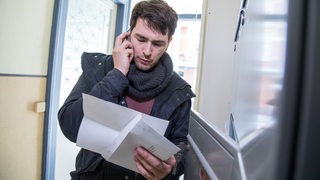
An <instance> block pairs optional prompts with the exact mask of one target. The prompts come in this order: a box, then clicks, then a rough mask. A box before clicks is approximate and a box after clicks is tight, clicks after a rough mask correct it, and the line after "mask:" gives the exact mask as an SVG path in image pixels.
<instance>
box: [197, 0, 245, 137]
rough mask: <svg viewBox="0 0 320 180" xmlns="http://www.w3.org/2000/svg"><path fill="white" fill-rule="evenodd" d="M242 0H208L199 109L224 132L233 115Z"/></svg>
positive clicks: (200, 73) (204, 15)
mask: <svg viewBox="0 0 320 180" xmlns="http://www.w3.org/2000/svg"><path fill="white" fill-rule="evenodd" d="M240 3H241V0H236V1H234V0H224V1H221V0H204V4H206V6H204V7H205V8H204V12H203V17H204V19H203V21H204V22H203V31H202V36H203V37H202V45H201V47H200V49H202V50H203V52H202V55H201V57H200V59H201V64H200V65H199V67H200V69H199V74H198V77H199V78H198V83H199V84H198V86H199V88H198V89H199V90H198V92H197V95H198V96H197V101H196V103H197V106H196V110H197V111H198V112H199V113H200V114H201V115H203V117H204V119H206V120H207V121H208V122H209V124H212V125H214V126H216V127H218V128H219V129H221V130H222V131H225V125H226V122H227V120H228V118H229V104H230V97H231V88H232V78H233V77H232V75H233V48H234V44H233V40H234V36H235V30H236V23H237V18H238V14H239V9H240Z"/></svg>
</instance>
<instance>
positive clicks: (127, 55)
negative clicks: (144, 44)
mask: <svg viewBox="0 0 320 180" xmlns="http://www.w3.org/2000/svg"><path fill="white" fill-rule="evenodd" d="M129 36H130V33H129V32H125V33H122V34H120V35H119V36H118V37H117V38H116V41H115V46H114V49H113V50H112V57H113V62H114V68H116V69H118V70H120V71H121V72H122V73H123V74H124V75H126V74H127V73H128V71H129V67H130V62H131V61H132V59H133V52H134V51H133V46H132V43H131V42H130V41H129V40H128V37H129Z"/></svg>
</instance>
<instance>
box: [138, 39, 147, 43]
mask: <svg viewBox="0 0 320 180" xmlns="http://www.w3.org/2000/svg"><path fill="white" fill-rule="evenodd" d="M138 41H139V42H146V40H145V39H138Z"/></svg>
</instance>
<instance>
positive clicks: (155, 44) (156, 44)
mask: <svg viewBox="0 0 320 180" xmlns="http://www.w3.org/2000/svg"><path fill="white" fill-rule="evenodd" d="M153 45H154V46H157V47H160V46H162V44H158V43H154V44H153Z"/></svg>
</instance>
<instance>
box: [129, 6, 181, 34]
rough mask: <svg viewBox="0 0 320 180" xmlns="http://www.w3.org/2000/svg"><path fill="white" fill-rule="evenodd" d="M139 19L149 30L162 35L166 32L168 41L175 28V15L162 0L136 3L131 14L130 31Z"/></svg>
mask: <svg viewBox="0 0 320 180" xmlns="http://www.w3.org/2000/svg"><path fill="white" fill-rule="evenodd" d="M139 17H140V18H142V19H143V20H146V21H147V23H148V26H149V27H150V28H151V29H153V30H156V31H158V32H160V33H161V34H163V35H165V34H166V33H167V32H168V37H169V39H170V38H171V37H172V36H173V34H174V31H175V29H176V27H177V21H178V16H177V13H176V12H175V11H174V10H173V9H172V8H171V7H170V6H169V5H168V3H166V2H165V1H163V0H148V1H141V2H139V3H137V4H136V5H135V6H134V8H133V10H132V14H131V19H130V30H131V31H132V29H133V28H134V27H135V26H136V23H137V19H138V18H139Z"/></svg>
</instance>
